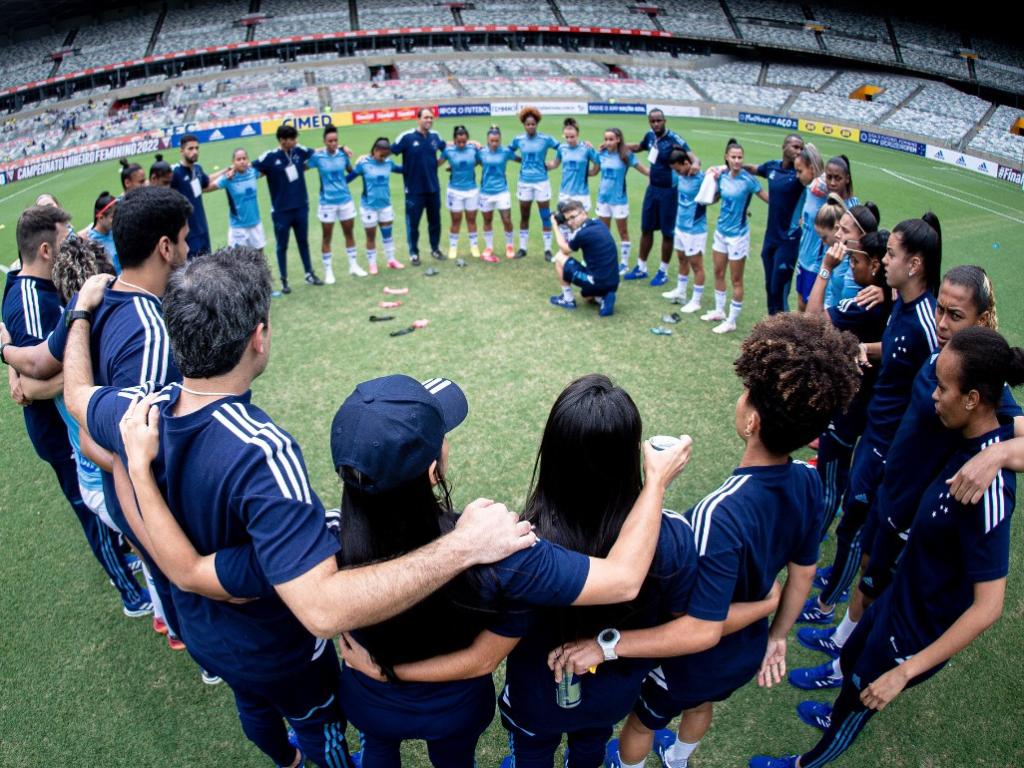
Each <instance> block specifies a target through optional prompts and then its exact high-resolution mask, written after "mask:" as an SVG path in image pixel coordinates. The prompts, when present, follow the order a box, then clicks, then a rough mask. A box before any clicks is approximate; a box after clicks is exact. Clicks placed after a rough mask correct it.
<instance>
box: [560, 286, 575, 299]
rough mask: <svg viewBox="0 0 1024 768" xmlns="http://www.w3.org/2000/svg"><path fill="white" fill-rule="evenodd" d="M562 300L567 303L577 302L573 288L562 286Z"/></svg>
mask: <svg viewBox="0 0 1024 768" xmlns="http://www.w3.org/2000/svg"><path fill="white" fill-rule="evenodd" d="M562 298H563V299H565V300H566V301H576V297H575V296H573V295H572V286H569V285H563V286H562Z"/></svg>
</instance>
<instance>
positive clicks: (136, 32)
mask: <svg viewBox="0 0 1024 768" xmlns="http://www.w3.org/2000/svg"><path fill="white" fill-rule="evenodd" d="M158 15H159V14H156V13H146V14H143V15H141V16H127V17H125V18H122V19H111V20H108V21H102V22H99V23H97V24H92V25H90V26H86V27H82V28H80V29H79V30H78V34H77V35H75V40H74V43H73V47H74V49H75V55H74V56H72V57H70V58H68V59H65V61H64V63H63V64H61V71H62V72H69V71H76V70H81V69H86V68H88V67H101V66H103V65H105V64H115V63H118V62H122V61H128V60H130V59H137V58H141V57H142V56H144V55H145V53H146V48H147V47H148V46H149V39H150V37H151V36H152V34H153V28H154V27H155V26H156V20H157V18H158ZM203 40H205V38H199V39H197V40H196V43H197V44H198V43H201V42H202V41H203Z"/></svg>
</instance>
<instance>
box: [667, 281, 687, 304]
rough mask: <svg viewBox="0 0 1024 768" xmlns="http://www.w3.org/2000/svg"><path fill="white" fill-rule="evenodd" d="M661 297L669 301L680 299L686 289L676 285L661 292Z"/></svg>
mask: <svg viewBox="0 0 1024 768" xmlns="http://www.w3.org/2000/svg"><path fill="white" fill-rule="evenodd" d="M661 298H663V299H668V300H669V301H680V300H682V299H685V298H686V289H685V288H683V287H682V286H679V285H677V286H676V287H675V288H673V289H672V290H671V291H665V292H664V293H663V294H661Z"/></svg>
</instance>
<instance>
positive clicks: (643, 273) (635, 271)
mask: <svg viewBox="0 0 1024 768" xmlns="http://www.w3.org/2000/svg"><path fill="white" fill-rule="evenodd" d="M622 279H623V280H646V279H647V267H644V268H643V269H641V268H640V265H639V264H637V265H636V266H635V267H633V268H632V269H631V270H629V272H627V273H626V274H624V275H623V276H622Z"/></svg>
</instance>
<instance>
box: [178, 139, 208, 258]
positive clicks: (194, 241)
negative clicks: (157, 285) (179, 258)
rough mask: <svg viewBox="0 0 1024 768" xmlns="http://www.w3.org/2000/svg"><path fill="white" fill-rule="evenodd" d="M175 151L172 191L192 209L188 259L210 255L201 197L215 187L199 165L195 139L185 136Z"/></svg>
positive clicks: (197, 147) (197, 140) (189, 226)
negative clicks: (179, 195) (175, 191)
mask: <svg viewBox="0 0 1024 768" xmlns="http://www.w3.org/2000/svg"><path fill="white" fill-rule="evenodd" d="M178 149H179V152H180V153H181V159H180V160H179V162H177V163H175V164H174V166H173V167H172V168H171V188H172V189H175V190H177V191H178V192H180V193H181V194H182V195H184V197H185V199H186V200H188V202H189V204H190V205H191V206H192V214H191V216H189V219H188V257H189V258H190V259H193V258H195V257H196V256H199V255H201V254H204V253H209V252H210V227H209V225H208V224H207V223H206V211H205V210H204V209H203V193H204V192H212V191H214V190H215V189H217V185H216V184H214V183H213V182H212V181H210V177H209V176H207V175H206V172H205V171H204V170H203V167H202V166H201V165H199V137H198V136H196V135H195V134H194V133H186V134H185V135H184V136H182V137H181V144H180V146H179V148H178Z"/></svg>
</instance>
